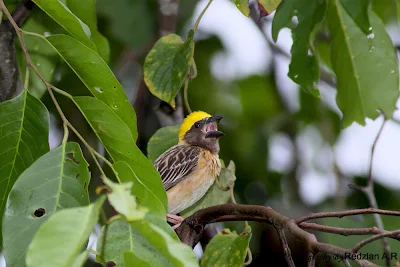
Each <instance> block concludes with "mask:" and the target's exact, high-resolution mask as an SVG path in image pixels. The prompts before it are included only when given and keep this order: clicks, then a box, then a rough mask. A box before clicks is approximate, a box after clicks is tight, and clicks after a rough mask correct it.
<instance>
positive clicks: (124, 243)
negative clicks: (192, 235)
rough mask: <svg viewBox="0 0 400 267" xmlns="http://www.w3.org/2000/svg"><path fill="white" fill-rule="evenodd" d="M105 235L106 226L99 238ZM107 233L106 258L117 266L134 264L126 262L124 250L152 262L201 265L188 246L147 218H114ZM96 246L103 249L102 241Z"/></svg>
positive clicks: (163, 264)
mask: <svg viewBox="0 0 400 267" xmlns="http://www.w3.org/2000/svg"><path fill="white" fill-rule="evenodd" d="M164 224H166V222H164ZM168 227H169V226H168ZM169 228H170V229H171V227H169ZM171 230H172V229H171ZM103 235H104V227H103V229H102V234H101V236H100V238H99V240H102V237H103ZM106 237H107V238H106V242H105V244H106V246H105V248H104V258H105V261H113V262H115V263H116V265H117V266H121V267H123V266H131V265H124V253H125V252H131V253H132V254H134V256H135V257H136V258H138V259H140V261H141V262H145V263H146V265H150V266H171V267H172V266H174V267H175V266H185V267H186V266H198V262H197V258H196V256H195V255H194V253H193V251H192V249H191V248H190V247H189V246H187V245H185V244H182V243H181V242H180V241H179V240H177V239H175V238H172V237H171V236H170V235H169V234H168V233H166V232H165V231H164V230H163V229H162V228H160V227H158V226H156V225H154V224H152V223H150V222H147V221H145V220H141V221H135V222H131V223H127V222H126V221H124V220H122V219H116V220H113V221H112V222H111V224H110V225H109V226H108V232H107V236H106ZM97 247H98V248H99V249H98V251H101V243H100V241H99V243H98V246H97ZM140 266H142V265H140Z"/></svg>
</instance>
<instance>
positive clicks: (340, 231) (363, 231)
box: [299, 222, 400, 240]
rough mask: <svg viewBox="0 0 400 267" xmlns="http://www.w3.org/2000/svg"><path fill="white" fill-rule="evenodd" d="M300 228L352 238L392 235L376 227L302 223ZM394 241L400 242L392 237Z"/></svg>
mask: <svg viewBox="0 0 400 267" xmlns="http://www.w3.org/2000/svg"><path fill="white" fill-rule="evenodd" d="M299 226H300V228H302V229H309V230H315V231H319V232H325V233H331V234H337V235H343V236H351V235H372V234H376V235H378V234H386V233H390V231H386V230H382V229H379V228H376V227H371V228H341V227H332V226H326V225H321V224H317V223H306V222H303V223H300V224H299ZM389 236H390V235H389ZM390 237H391V238H393V239H396V240H400V237H399V236H390Z"/></svg>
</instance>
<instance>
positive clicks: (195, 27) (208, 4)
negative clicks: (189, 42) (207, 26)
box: [193, 0, 213, 32]
mask: <svg viewBox="0 0 400 267" xmlns="http://www.w3.org/2000/svg"><path fill="white" fill-rule="evenodd" d="M212 1H213V0H210V1H208V3H207V5H206V7H205V8H204V9H203V11H202V12H201V13H200V16H199V17H198V18H197V20H196V23H195V24H194V27H193V31H194V32H196V31H197V27H199V23H200V20H201V18H202V17H203V15H204V13H206V11H207V9H208V7H209V6H210V5H211V2H212Z"/></svg>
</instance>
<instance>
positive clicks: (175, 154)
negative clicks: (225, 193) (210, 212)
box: [154, 111, 224, 214]
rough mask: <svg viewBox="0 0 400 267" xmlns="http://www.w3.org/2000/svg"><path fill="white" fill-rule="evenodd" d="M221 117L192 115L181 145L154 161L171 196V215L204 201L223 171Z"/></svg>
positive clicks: (181, 133)
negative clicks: (202, 199)
mask: <svg viewBox="0 0 400 267" xmlns="http://www.w3.org/2000/svg"><path fill="white" fill-rule="evenodd" d="M222 118H223V117H222V116H211V115H209V114H207V113H206V112H203V111H196V112H192V113H190V114H189V115H188V116H187V117H186V118H185V119H184V121H183V123H182V125H181V127H180V129H179V142H178V144H177V145H175V146H173V147H171V148H170V149H168V150H167V151H165V152H164V153H163V154H162V155H161V156H159V157H158V158H157V159H156V160H155V161H154V166H155V167H156V169H157V170H158V172H159V173H160V175H161V178H162V182H163V185H164V188H165V190H166V191H167V196H168V213H169V214H177V213H179V212H181V211H183V210H184V209H186V208H188V207H190V206H192V205H193V204H195V203H196V202H197V201H198V200H199V199H201V198H202V197H203V196H204V195H205V193H206V192H207V190H208V189H209V188H210V187H211V185H212V184H213V183H214V181H215V178H216V177H217V176H218V175H219V173H220V171H221V164H220V161H219V157H218V152H219V143H218V138H219V137H221V136H222V135H224V133H223V132H220V131H218V129H217V127H218V123H219V121H220V120H221V119H222Z"/></svg>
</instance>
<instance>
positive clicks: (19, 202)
mask: <svg viewBox="0 0 400 267" xmlns="http://www.w3.org/2000/svg"><path fill="white" fill-rule="evenodd" d="M88 183H89V171H88V164H87V162H86V160H85V159H84V158H83V155H82V151H81V149H80V147H79V145H78V144H77V143H63V144H62V145H61V146H60V147H58V148H56V149H54V150H52V151H50V152H48V153H47V154H45V155H43V156H42V157H40V158H39V159H38V160H37V161H35V163H33V164H32V165H31V166H30V167H29V168H28V169H26V170H25V171H24V172H23V173H22V174H21V176H20V177H19V179H18V180H17V181H16V183H15V184H14V186H13V188H12V190H11V192H10V194H9V196H8V199H7V206H6V211H5V215H4V219H3V238H4V240H3V244H4V256H5V258H6V262H7V266H9V267H13V266H18V267H20V266H25V253H26V250H27V248H28V245H29V243H30V242H31V240H32V238H33V236H34V234H35V233H36V231H37V230H38V229H39V227H40V225H42V224H43V223H44V222H45V221H47V219H48V218H49V216H50V215H52V214H53V213H54V212H56V211H57V210H60V209H64V208H72V207H79V206H85V205H88V204H89V197H88V192H87V188H88Z"/></svg>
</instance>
